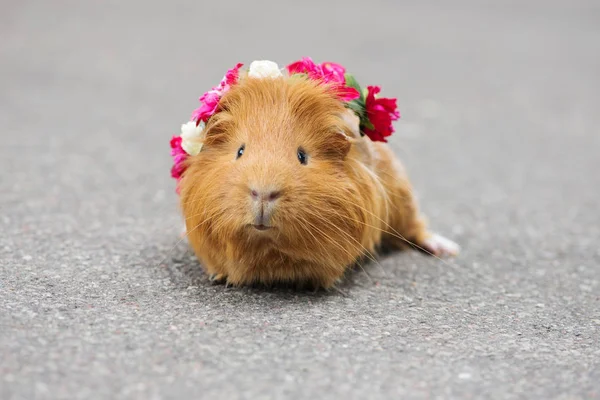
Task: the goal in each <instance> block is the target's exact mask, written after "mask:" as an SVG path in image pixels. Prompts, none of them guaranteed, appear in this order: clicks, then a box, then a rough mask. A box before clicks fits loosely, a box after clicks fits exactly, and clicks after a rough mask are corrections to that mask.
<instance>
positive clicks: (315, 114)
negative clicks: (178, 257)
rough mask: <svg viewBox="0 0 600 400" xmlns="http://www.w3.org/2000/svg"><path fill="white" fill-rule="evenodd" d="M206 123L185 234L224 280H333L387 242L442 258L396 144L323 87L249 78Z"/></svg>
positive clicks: (190, 168)
mask: <svg viewBox="0 0 600 400" xmlns="http://www.w3.org/2000/svg"><path fill="white" fill-rule="evenodd" d="M219 107H220V111H219V112H218V113H216V114H215V115H214V116H213V117H212V118H211V119H210V120H209V122H208V124H207V126H206V128H205V135H204V137H203V138H202V139H201V140H203V147H202V151H201V152H200V153H199V154H198V155H197V156H193V157H190V158H189V160H188V161H187V163H188V164H187V169H186V172H185V174H184V176H183V179H182V180H181V183H180V188H181V208H182V211H183V215H184V217H185V221H186V228H187V235H188V239H189V242H190V244H191V246H192V247H193V249H194V251H195V253H196V255H197V257H198V259H199V260H200V262H201V263H202V265H203V266H204V268H205V269H206V271H207V272H208V274H209V275H210V276H212V277H214V278H215V279H217V280H220V281H225V282H227V283H229V284H232V285H235V286H239V285H246V284H255V283H259V284H272V283H292V284H298V285H305V284H308V285H311V286H316V287H323V288H329V287H331V286H332V285H334V284H335V283H336V281H338V280H339V279H340V278H341V277H342V275H343V274H344V272H345V270H346V269H347V268H349V267H351V266H352V265H353V264H354V263H355V262H356V261H357V260H359V259H360V258H362V257H365V256H369V257H372V254H374V253H375V251H376V250H377V249H378V248H379V247H380V246H381V245H386V246H392V247H396V248H402V247H406V246H407V243H410V244H413V245H415V246H417V247H420V248H422V249H425V251H427V252H429V253H432V254H435V255H439V256H443V255H448V254H455V253H456V251H457V246H456V245H455V244H454V243H452V242H450V241H448V240H447V239H444V238H442V237H440V236H437V235H431V234H430V233H428V231H427V230H426V227H425V223H424V222H423V219H422V218H421V217H420V215H419V212H418V208H417V205H416V203H415V199H414V198H413V195H412V191H411V187H410V183H409V181H408V179H407V177H406V175H405V173H404V171H403V168H402V166H401V164H400V163H399V161H398V160H397V159H396V158H395V157H394V155H393V154H392V152H391V150H390V148H389V147H388V146H387V145H386V144H385V143H381V142H372V141H371V140H370V139H369V138H368V137H366V136H365V137H361V136H360V134H359V132H358V121H357V119H356V118H355V117H354V114H351V113H349V112H348V110H347V109H346V108H345V107H344V105H343V104H342V102H340V101H339V100H338V99H337V98H336V97H335V95H334V94H333V93H332V92H331V91H330V90H329V89H328V88H327V86H325V85H320V84H318V83H316V82H314V81H311V80H308V79H301V78H298V77H293V78H285V77H281V78H276V79H244V80H242V81H241V82H240V83H239V84H238V85H235V86H234V87H232V88H231V90H230V91H229V92H227V93H226V94H225V95H224V97H223V98H222V99H221V101H220V103H219Z"/></svg>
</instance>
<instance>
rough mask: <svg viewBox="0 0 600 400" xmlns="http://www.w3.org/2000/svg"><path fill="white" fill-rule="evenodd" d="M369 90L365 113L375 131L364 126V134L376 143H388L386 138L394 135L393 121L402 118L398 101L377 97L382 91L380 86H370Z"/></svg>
mask: <svg viewBox="0 0 600 400" xmlns="http://www.w3.org/2000/svg"><path fill="white" fill-rule="evenodd" d="M367 90H368V92H367V98H366V101H365V111H366V116H367V118H368V119H369V121H370V122H371V125H373V129H370V128H368V127H366V126H363V127H362V129H363V132H364V133H365V135H367V136H368V137H369V138H371V140H373V141H375V142H377V141H379V142H387V140H386V137H388V136H390V135H391V134H392V133H394V126H393V125H392V121H396V120H397V119H398V118H400V112H398V107H397V105H396V99H389V98H385V97H379V98H378V97H376V95H377V94H378V93H379V92H380V91H381V88H380V87H379V86H368V87H367Z"/></svg>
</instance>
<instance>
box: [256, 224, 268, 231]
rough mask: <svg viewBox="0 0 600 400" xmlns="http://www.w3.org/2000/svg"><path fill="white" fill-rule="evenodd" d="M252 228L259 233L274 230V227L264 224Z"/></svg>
mask: <svg viewBox="0 0 600 400" xmlns="http://www.w3.org/2000/svg"><path fill="white" fill-rule="evenodd" d="M252 227H253V228H254V229H256V230H258V231H268V230H269V229H273V227H272V226H267V225H263V224H260V225H255V224H252Z"/></svg>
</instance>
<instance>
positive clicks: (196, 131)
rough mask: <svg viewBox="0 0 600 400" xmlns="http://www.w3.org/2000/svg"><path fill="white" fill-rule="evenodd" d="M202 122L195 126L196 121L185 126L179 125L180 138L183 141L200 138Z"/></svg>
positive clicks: (202, 128) (202, 127)
mask: <svg viewBox="0 0 600 400" xmlns="http://www.w3.org/2000/svg"><path fill="white" fill-rule="evenodd" d="M204 126H205V124H204V121H200V123H199V124H198V126H196V121H190V122H188V123H187V124H183V125H181V138H182V139H183V140H186V139H192V138H197V137H200V135H201V134H202V131H203V130H204Z"/></svg>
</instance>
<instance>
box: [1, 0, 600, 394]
mask: <svg viewBox="0 0 600 400" xmlns="http://www.w3.org/2000/svg"><path fill="white" fill-rule="evenodd" d="M485 3H490V4H488V5H485V4H484V2H481V1H475V0H472V1H467V0H460V1H455V2H436V3H434V2H430V1H420V2H415V1H411V2H409V1H389V0H388V1H369V2H367V1H349V2H342V1H327V2H325V1H317V0H309V1H303V2H286V1H279V2H264V1H246V2H242V1H223V2H220V1H211V2H208V1H195V2H186V3H184V2H179V1H170V2H161V3H158V2H143V1H110V2H83V1H62V0H56V1H55V0H53V1H46V2H41V1H38V2H28V1H18V2H17V1H14V2H8V1H3V2H2V3H1V5H0V10H1V12H0V61H1V63H0V89H1V90H0V129H1V130H0V134H1V137H0V138H1V142H0V169H1V172H0V398H1V399H3V400H4V399H6V400H8V399H50V398H56V399H58V398H64V399H67V398H69V399H92V398H104V399H120V398H140V399H158V398H164V399H180V398H207V399H217V398H226V399H242V398H243V399H263V398H277V399H282V398H294V399H301V398H313V399H324V398H332V399H333V398H346V399H397V398H403V399H433V398H436V399H438V398H444V399H445V398H456V399H459V398H460V399H463V398H493V399H512V398H523V399H550V398H556V399H579V398H581V399H598V398H600V343H599V336H600V250H599V246H598V242H599V241H600V207H599V203H598V198H599V197H600V173H599V172H598V171H599V170H600V134H599V133H600V132H599V126H600V113H599V112H598V111H599V108H600V72H599V71H600V6H599V5H598V2H595V1H588V2H583V1H574V2H566V1H564V2H561V1H505V2H495V3H501V4H495V5H491V2H485ZM303 55H310V56H312V57H313V58H315V59H316V60H327V59H328V60H332V61H337V62H340V63H342V64H344V65H346V66H347V67H348V68H349V69H351V71H352V72H353V73H354V74H355V75H356V76H357V77H358V78H359V79H360V81H361V82H364V83H365V84H366V83H374V84H381V85H382V86H383V88H384V92H385V94H388V95H391V96H396V95H397V96H398V97H399V104H400V109H401V111H402V115H403V118H402V119H401V121H400V122H399V123H398V124H397V128H398V132H397V134H396V135H395V136H394V138H393V140H392V143H391V145H392V146H393V147H394V149H395V150H396V152H397V154H398V155H399V156H400V157H401V158H402V159H403V161H404V162H405V164H406V165H407V167H408V169H409V171H410V174H411V176H412V178H413V181H414V184H415V186H416V189H417V190H418V193H419V197H420V198H421V204H422V208H423V210H424V211H425V212H426V213H427V214H428V216H429V218H430V220H431V225H432V227H433V228H434V229H435V230H436V231H438V232H440V233H442V234H445V235H448V236H449V237H451V238H453V239H455V240H456V241H458V242H459V243H460V244H461V245H462V248H463V252H462V254H461V256H460V257H459V258H458V259H456V260H454V261H450V262H448V263H442V262H439V261H437V260H435V259H432V258H427V257H424V256H422V255H419V254H414V253H397V254H390V255H386V256H382V257H381V258H380V260H379V265H377V264H371V265H368V266H366V267H365V271H361V270H358V271H356V272H354V273H352V274H349V275H348V276H347V279H346V280H345V282H344V284H343V285H342V286H341V287H340V291H341V292H343V293H341V292H338V291H332V292H331V293H305V292H296V291H293V290H286V289H276V290H261V289H231V288H225V287H224V286H218V285H217V286H213V285H211V284H210V283H208V282H207V280H206V277H205V276H204V275H203V274H202V273H201V272H200V270H199V266H198V264H197V262H196V261H195V260H194V258H193V256H192V254H191V252H190V251H189V250H187V248H186V246H185V244H183V243H178V234H179V229H180V226H181V220H180V217H179V216H178V211H177V206H176V196H175V194H174V192H173V187H174V184H173V182H172V180H171V178H170V176H169V168H170V157H169V154H168V152H169V149H168V141H169V138H170V136H171V135H172V134H173V133H176V132H177V131H178V129H179V126H180V124H181V123H182V122H183V121H185V119H186V118H187V117H188V116H189V113H190V111H191V110H192V109H193V108H194V107H196V105H197V97H198V96H199V95H200V94H201V93H202V92H203V91H204V90H206V89H207V88H209V87H210V86H212V85H213V84H215V83H217V82H218V81H219V79H220V78H221V76H222V74H223V72H224V71H225V70H226V69H227V68H228V67H229V66H231V65H233V64H234V63H235V62H237V61H244V62H250V61H252V60H253V59H257V58H267V59H273V60H276V61H278V62H280V63H281V64H284V63H286V62H288V61H292V60H294V59H297V58H299V57H301V56H303Z"/></svg>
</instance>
